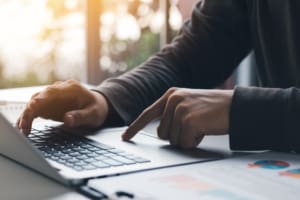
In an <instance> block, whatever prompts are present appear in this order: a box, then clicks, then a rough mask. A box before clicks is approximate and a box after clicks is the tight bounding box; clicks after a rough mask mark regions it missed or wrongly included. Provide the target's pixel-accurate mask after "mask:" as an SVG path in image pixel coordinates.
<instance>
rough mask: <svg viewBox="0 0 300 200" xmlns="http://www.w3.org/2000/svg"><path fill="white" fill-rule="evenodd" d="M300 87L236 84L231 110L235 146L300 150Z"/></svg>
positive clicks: (239, 148) (257, 148) (231, 127)
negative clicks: (264, 86) (263, 86)
mask: <svg viewBox="0 0 300 200" xmlns="http://www.w3.org/2000/svg"><path fill="white" fill-rule="evenodd" d="M299 117H300V90H299V89H297V88H289V89H271V88H254V87H253V88H236V89H235V93H234V97H233V102H232V106H231V111H230V127H229V135H230V146H231V148H232V149H233V150H266V149H268V150H280V151H299V150H300V134H299V133H298V132H299V129H300V123H299V122H298V120H299Z"/></svg>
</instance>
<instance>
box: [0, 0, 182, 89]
mask: <svg viewBox="0 0 300 200" xmlns="http://www.w3.org/2000/svg"><path fill="white" fill-rule="evenodd" d="M177 3H178V0H170V1H167V0H1V1H0V26H1V32H0V88H6V87H17V86H28V85H38V84H49V83H52V82H54V81H56V80H65V79H69V78H74V79H78V80H81V81H84V82H90V83H95V84H96V83H99V81H101V80H103V79H104V78H106V77H109V76H114V75H118V74H120V73H123V72H124V71H127V70H130V69H132V68H133V67H135V66H137V65H139V64H140V63H142V62H144V61H145V60H146V59H147V58H148V57H149V56H150V55H152V54H153V53H154V52H156V51H158V50H159V48H160V47H161V41H163V40H162V39H163V38H164V37H165V36H162V34H161V32H163V31H162V30H164V28H165V26H166V25H168V27H169V28H171V29H172V30H173V31H177V30H178V29H179V27H180V26H181V23H182V18H181V14H180V13H179V10H178V8H177V6H176V5H177ZM166 10H168V11H169V12H166ZM166 17H168V18H166ZM165 22H169V23H167V24H166V23H165Z"/></svg>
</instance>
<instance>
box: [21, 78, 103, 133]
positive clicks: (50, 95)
mask: <svg viewBox="0 0 300 200" xmlns="http://www.w3.org/2000/svg"><path fill="white" fill-rule="evenodd" d="M107 114H108V104H107V101H106V99H105V98H104V96H102V95H101V94H100V93H97V92H94V91H90V90H88V89H86V88H85V87H83V86H82V85H80V83H79V82H77V81H75V80H68V81H64V82H57V83H55V84H53V85H51V86H49V87H47V88H46V89H45V90H43V91H41V92H39V93H36V94H34V95H33V96H32V97H31V100H30V101H29V103H28V104H27V106H26V108H25V110H24V111H23V113H22V114H21V116H20V117H19V119H18V121H17V126H18V127H19V129H21V131H22V132H23V133H24V134H28V133H29V132H30V129H31V125H32V122H33V120H34V118H36V117H42V118H46V119H52V120H56V121H62V122H64V123H65V125H66V126H68V127H78V126H86V127H91V128H93V127H98V126H100V125H101V124H102V123H103V122H104V121H105V119H106V117H107Z"/></svg>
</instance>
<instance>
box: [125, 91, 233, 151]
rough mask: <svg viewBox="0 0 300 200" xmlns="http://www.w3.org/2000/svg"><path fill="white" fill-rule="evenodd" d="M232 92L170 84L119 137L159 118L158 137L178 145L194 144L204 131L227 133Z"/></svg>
mask: <svg viewBox="0 0 300 200" xmlns="http://www.w3.org/2000/svg"><path fill="white" fill-rule="evenodd" d="M232 95H233V91H232V90H198V89H184V88H171V89H169V90H168V91H167V92H166V93H165V94H164V95H163V96H162V97H161V98H159V99H158V100H157V101H156V102H155V103H153V104H152V105H151V106H149V107H148V108H147V109H145V110H144V111H143V112H142V114H141V115H140V116H139V117H138V118H137V119H136V120H135V121H134V122H133V123H132V124H131V125H130V126H129V127H128V129H127V130H126V131H125V133H124V134H123V136H122V137H123V140H130V139H131V138H132V137H133V136H134V135H136V134H137V132H138V131H139V130H141V129H142V128H143V127H144V126H146V125H147V124H148V123H149V122H151V121H152V120H154V119H158V118H160V119H161V121H160V125H159V127H158V129H157V133H158V136H159V137H160V138H161V139H165V140H169V141H170V143H171V144H172V145H177V146H180V147H182V148H194V147H197V146H198V144H199V143H200V142H201V140H202V139H203V137H204V135H221V134H227V131H228V127H229V110H230V105H231V100H232Z"/></svg>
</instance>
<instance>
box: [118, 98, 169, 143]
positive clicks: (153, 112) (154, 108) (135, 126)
mask: <svg viewBox="0 0 300 200" xmlns="http://www.w3.org/2000/svg"><path fill="white" fill-rule="evenodd" d="M164 106H165V100H164V98H160V99H158V100H157V101H156V102H155V103H153V104H152V105H151V106H149V107H148V108H146V109H145V110H144V111H143V112H142V113H141V114H140V115H139V116H138V118H137V119H136V120H135V121H134V122H132V123H131V124H130V125H129V127H128V128H127V130H126V131H125V133H124V134H123V135H122V139H123V140H125V141H128V140H130V139H131V138H132V137H134V136H135V135H136V134H137V133H138V132H139V131H140V130H141V129H143V128H144V127H145V126H146V125H147V124H148V123H150V122H151V121H153V120H155V119H157V118H159V117H160V116H161V115H162V113H163V110H164Z"/></svg>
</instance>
